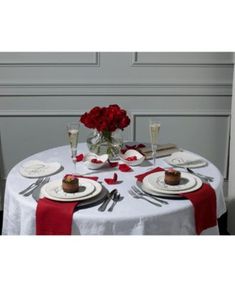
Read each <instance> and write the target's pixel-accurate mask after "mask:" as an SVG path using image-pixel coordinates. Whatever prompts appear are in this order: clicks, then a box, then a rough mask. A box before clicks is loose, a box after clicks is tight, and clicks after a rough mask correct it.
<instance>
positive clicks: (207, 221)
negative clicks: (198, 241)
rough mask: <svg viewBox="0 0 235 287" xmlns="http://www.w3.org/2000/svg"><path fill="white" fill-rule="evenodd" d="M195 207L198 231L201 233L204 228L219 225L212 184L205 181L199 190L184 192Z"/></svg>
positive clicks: (184, 195)
mask: <svg viewBox="0 0 235 287" xmlns="http://www.w3.org/2000/svg"><path fill="white" fill-rule="evenodd" d="M181 195H182V196H183V197H184V198H187V199H189V200H190V201H191V202H192V204H193V207H194V217H195V226H196V233H197V234H198V235H199V234H201V232H202V231H203V230H204V229H207V228H210V227H213V226H215V225H217V216H216V196H215V191H214V189H213V188H212V187H211V185H209V184H207V183H203V184H202V187H201V188H199V189H198V190H197V191H194V192H189V193H182V194H181Z"/></svg>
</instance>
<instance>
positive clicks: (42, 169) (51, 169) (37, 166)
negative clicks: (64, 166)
mask: <svg viewBox="0 0 235 287" xmlns="http://www.w3.org/2000/svg"><path fill="white" fill-rule="evenodd" d="M60 168H61V164H60V163H59V162H43V161H40V160H31V161H27V162H25V163H23V164H22V165H21V167H20V170H19V172H20V174H21V175H22V176H24V177H29V178H38V177H43V176H48V175H51V174H54V173H56V172H57V171H58V170H59V169H60Z"/></svg>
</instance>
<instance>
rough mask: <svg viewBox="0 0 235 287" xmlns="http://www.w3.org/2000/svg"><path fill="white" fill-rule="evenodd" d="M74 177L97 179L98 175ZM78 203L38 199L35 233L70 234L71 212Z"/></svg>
mask: <svg viewBox="0 0 235 287" xmlns="http://www.w3.org/2000/svg"><path fill="white" fill-rule="evenodd" d="M76 177H78V178H80V177H82V178H89V179H93V180H97V179H98V177H87V176H76ZM78 204H79V202H78V201H71V202H63V201H55V200H51V199H48V198H42V199H39V201H38V204H37V208H36V235H71V231H72V220H73V212H74V208H75V207H76V206H77V205H78Z"/></svg>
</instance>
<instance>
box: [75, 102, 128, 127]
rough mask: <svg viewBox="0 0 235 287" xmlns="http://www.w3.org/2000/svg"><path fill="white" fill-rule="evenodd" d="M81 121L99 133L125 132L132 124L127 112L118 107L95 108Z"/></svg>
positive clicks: (83, 116) (84, 115)
mask: <svg viewBox="0 0 235 287" xmlns="http://www.w3.org/2000/svg"><path fill="white" fill-rule="evenodd" d="M80 121H81V122H82V123H83V124H84V125H85V126H86V127H87V128H89V129H97V131H99V132H114V131H115V130H116V129H121V130H123V129H124V128H125V127H127V126H128V125H129V124H130V118H129V117H128V115H127V113H126V111H125V110H123V109H121V108H120V107H119V106H118V105H110V106H108V107H102V108H100V107H94V108H93V109H91V110H90V111H89V112H88V113H85V114H83V115H82V117H81V119H80Z"/></svg>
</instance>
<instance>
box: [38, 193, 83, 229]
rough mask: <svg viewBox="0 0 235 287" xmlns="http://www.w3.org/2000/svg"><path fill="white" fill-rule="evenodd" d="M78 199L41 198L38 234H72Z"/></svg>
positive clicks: (39, 202)
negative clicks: (70, 200) (66, 200)
mask: <svg viewBox="0 0 235 287" xmlns="http://www.w3.org/2000/svg"><path fill="white" fill-rule="evenodd" d="M77 205H78V202H77V201H73V202H62V201H54V200H50V199H48V198H45V197H44V198H42V199H39V201H38V205H37V209H36V235H70V234H71V231H72V219H73V212H74V208H75V207H76V206H77Z"/></svg>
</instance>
